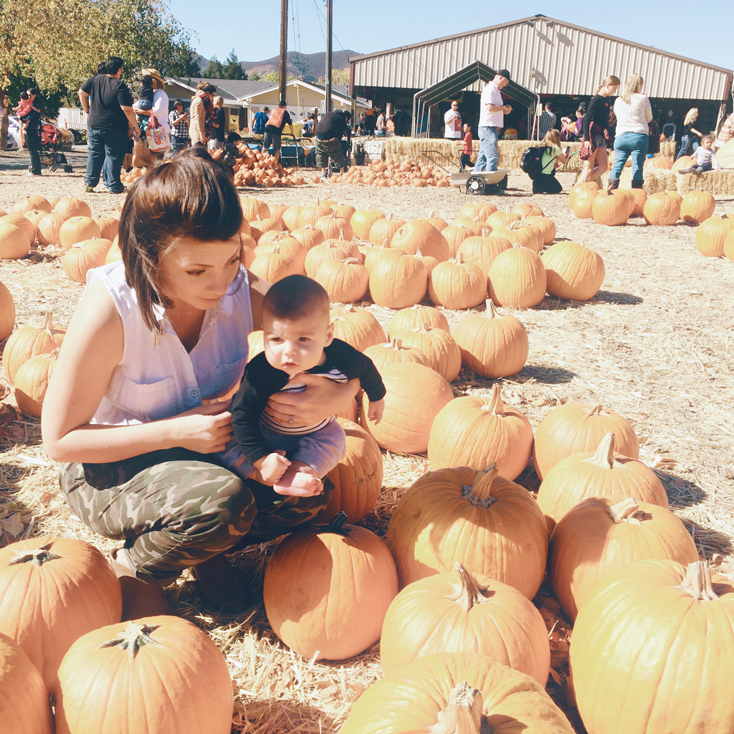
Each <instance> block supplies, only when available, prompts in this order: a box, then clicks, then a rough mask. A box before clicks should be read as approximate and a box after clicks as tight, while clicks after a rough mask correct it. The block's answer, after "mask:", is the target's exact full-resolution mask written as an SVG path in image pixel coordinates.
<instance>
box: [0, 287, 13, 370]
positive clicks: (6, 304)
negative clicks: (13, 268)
mask: <svg viewBox="0 0 734 734" xmlns="http://www.w3.org/2000/svg"><path fill="white" fill-rule="evenodd" d="M14 326H15V301H14V300H13V294H12V293H11V292H10V291H9V290H8V289H7V288H6V287H5V286H4V285H3V284H2V283H0V341H3V340H4V339H7V338H8V337H9V336H10V335H11V334H12V333H13V327H14ZM6 346H7V345H6ZM6 377H7V372H6Z"/></svg>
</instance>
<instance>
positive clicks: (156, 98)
mask: <svg viewBox="0 0 734 734" xmlns="http://www.w3.org/2000/svg"><path fill="white" fill-rule="evenodd" d="M143 76H144V77H145V76H149V77H150V78H151V80H152V82H153V107H152V108H151V110H150V122H149V123H148V127H149V128H150V127H151V125H154V124H155V123H154V122H153V120H154V119H155V122H156V123H158V125H159V126H160V127H162V128H163V132H164V133H165V134H166V135H167V136H168V139H169V140H170V138H171V126H170V125H169V123H168V95H167V94H166V92H165V91H164V89H163V86H164V85H165V80H164V79H163V77H162V76H161V75H160V72H159V71H158V70H157V69H143ZM168 147H170V146H168ZM168 147H166V148H164V149H162V150H158V151H155V152H153V151H151V152H152V153H154V155H155V156H156V157H157V158H163V157H164V155H165V154H166V153H167V152H168Z"/></svg>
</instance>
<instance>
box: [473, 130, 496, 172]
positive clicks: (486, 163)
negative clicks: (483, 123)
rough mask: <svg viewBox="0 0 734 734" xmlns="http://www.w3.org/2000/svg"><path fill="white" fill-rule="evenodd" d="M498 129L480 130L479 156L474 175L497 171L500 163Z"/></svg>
mask: <svg viewBox="0 0 734 734" xmlns="http://www.w3.org/2000/svg"><path fill="white" fill-rule="evenodd" d="M497 133H498V128H496V127H480V128H479V155H477V162H476V163H475V164H474V173H479V172H480V171H496V170H497V164H498V163H499V162H500V154H499V151H498V150H497V138H498V135H497Z"/></svg>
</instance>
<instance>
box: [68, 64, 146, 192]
mask: <svg viewBox="0 0 734 734" xmlns="http://www.w3.org/2000/svg"><path fill="white" fill-rule="evenodd" d="M79 101H80V102H81V105H82V109H83V110H84V111H85V112H86V113H87V115H89V117H88V120H87V140H88V141H89V144H88V150H89V152H88V154H87V172H86V175H85V176H84V183H85V184H86V189H85V190H86V191H87V193H89V192H92V191H94V188H95V186H96V185H97V184H98V183H99V176H100V173H101V174H102V179H103V181H104V185H105V187H106V188H107V191H109V192H110V193H111V194H122V193H123V192H124V191H125V187H124V186H123V185H122V181H121V180H120V171H121V169H122V162H123V160H124V159H125V153H127V141H128V137H129V134H128V133H129V131H130V130H132V131H133V132H134V133H135V134H136V135H140V126H139V125H138V121H137V120H136V119H135V112H133V98H132V94H130V90H129V89H128V87H127V85H126V84H125V82H123V81H122V59H121V58H120V57H119V56H110V58H109V59H107V62H106V63H105V73H104V74H99V73H98V74H95V75H94V76H92V77H90V78H89V79H87V81H85V82H84V84H82V86H81V87H80V88H79Z"/></svg>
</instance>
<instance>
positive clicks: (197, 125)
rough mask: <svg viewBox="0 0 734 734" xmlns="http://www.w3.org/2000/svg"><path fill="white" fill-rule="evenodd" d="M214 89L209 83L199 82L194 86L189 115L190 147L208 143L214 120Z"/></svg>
mask: <svg viewBox="0 0 734 734" xmlns="http://www.w3.org/2000/svg"><path fill="white" fill-rule="evenodd" d="M216 91H217V90H216V88H215V87H214V85H213V84H209V82H199V83H198V84H197V85H196V94H195V95H194V96H193V97H192V98H191V107H190V108H189V114H190V116H191V122H190V124H189V138H190V139H191V145H203V146H206V144H207V143H208V142H209V135H210V134H211V130H212V121H213V118H214V105H213V100H214V92H216Z"/></svg>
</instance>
